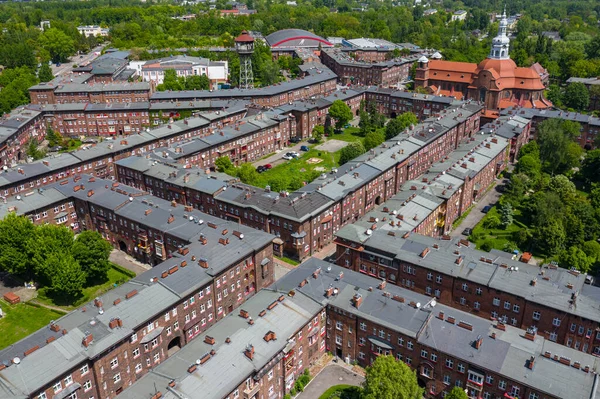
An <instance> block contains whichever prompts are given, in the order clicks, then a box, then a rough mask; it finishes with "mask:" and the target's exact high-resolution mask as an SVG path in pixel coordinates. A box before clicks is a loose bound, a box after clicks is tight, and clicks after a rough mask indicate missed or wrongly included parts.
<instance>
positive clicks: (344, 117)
mask: <svg viewBox="0 0 600 399" xmlns="http://www.w3.org/2000/svg"><path fill="white" fill-rule="evenodd" d="M329 116H331V117H332V118H333V119H334V120H335V127H336V129H341V128H342V127H343V126H344V125H345V124H346V123H348V122H350V120H352V110H351V109H350V107H349V106H348V105H347V104H346V103H345V102H343V101H342V100H335V101H334V102H333V103H332V104H331V107H329Z"/></svg>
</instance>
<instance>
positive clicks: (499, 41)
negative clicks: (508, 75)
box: [488, 6, 510, 60]
mask: <svg viewBox="0 0 600 399" xmlns="http://www.w3.org/2000/svg"><path fill="white" fill-rule="evenodd" d="M507 29H508V20H507V19H506V6H504V13H503V14H502V19H501V20H500V25H499V26H498V35H497V36H496V37H495V38H494V39H493V40H492V49H491V51H490V55H489V56H488V58H493V59H496V60H507V59H509V58H510V57H509V56H508V49H509V47H510V39H509V38H508V36H507V35H506V33H507Z"/></svg>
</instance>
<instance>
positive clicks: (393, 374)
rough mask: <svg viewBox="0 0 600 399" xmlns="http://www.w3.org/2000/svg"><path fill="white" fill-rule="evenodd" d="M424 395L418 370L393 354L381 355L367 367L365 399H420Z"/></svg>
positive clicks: (363, 395) (364, 387)
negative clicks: (395, 357)
mask: <svg viewBox="0 0 600 399" xmlns="http://www.w3.org/2000/svg"><path fill="white" fill-rule="evenodd" d="M422 395H423V389H422V388H420V387H419V384H418V383H417V375H416V372H415V371H414V370H411V369H410V368H409V367H408V366H407V365H406V364H404V362H400V361H397V360H396V359H394V357H393V356H390V355H385V356H379V357H377V358H376V359H375V361H374V362H373V364H372V365H371V366H369V367H367V371H366V376H365V382H364V384H363V392H362V395H361V397H362V398H363V399H420V398H421V397H422Z"/></svg>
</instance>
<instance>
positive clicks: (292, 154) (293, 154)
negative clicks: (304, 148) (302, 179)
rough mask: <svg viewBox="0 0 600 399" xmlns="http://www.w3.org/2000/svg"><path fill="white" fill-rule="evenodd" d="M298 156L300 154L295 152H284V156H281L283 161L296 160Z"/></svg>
mask: <svg viewBox="0 0 600 399" xmlns="http://www.w3.org/2000/svg"><path fill="white" fill-rule="evenodd" d="M299 156H300V154H298V153H297V152H296V151H290V152H286V153H285V155H284V156H283V159H287V160H290V159H295V158H298V157H299Z"/></svg>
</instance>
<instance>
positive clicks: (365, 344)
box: [277, 259, 598, 399]
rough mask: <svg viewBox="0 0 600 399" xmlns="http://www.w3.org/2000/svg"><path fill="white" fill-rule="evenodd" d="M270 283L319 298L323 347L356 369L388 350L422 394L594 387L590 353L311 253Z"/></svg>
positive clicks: (559, 392)
mask: <svg viewBox="0 0 600 399" xmlns="http://www.w3.org/2000/svg"><path fill="white" fill-rule="evenodd" d="M564 273H566V271H564ZM277 288H278V289H279V290H280V292H288V293H289V295H293V296H294V298H296V297H298V296H299V295H302V294H303V295H307V296H309V297H311V298H313V299H314V300H315V301H318V302H320V303H322V304H323V306H324V307H325V309H326V315H327V322H326V337H327V340H326V347H327V350H329V351H331V352H332V353H334V355H336V356H337V357H339V358H341V359H343V360H344V361H346V362H348V363H350V362H353V361H356V362H358V364H360V365H361V366H363V367H364V366H368V365H369V364H371V363H372V362H373V361H374V360H375V359H376V358H377V356H380V355H391V356H394V357H395V358H396V359H397V360H398V361H403V362H405V363H406V364H407V365H409V366H410V367H412V368H413V369H415V370H416V372H417V378H418V381H419V384H420V385H421V386H422V387H424V388H425V397H426V398H443V397H444V396H445V395H446V393H447V392H448V391H450V390H451V389H452V388H453V387H454V386H458V387H460V388H462V389H466V392H467V394H468V396H469V397H470V398H485V399H498V398H505V399H508V398H516V397H518V398H528V399H538V398H567V397H580V398H587V397H593V396H594V395H595V393H596V391H597V389H598V387H597V378H598V376H597V375H596V373H595V371H594V367H595V366H596V364H597V362H598V360H597V357H595V356H592V355H589V354H586V353H583V352H578V351H576V350H574V349H571V348H568V347H565V346H561V345H559V344H557V343H555V342H552V341H550V340H548V339H546V338H544V337H543V336H541V335H540V334H539V333H538V331H536V330H535V329H534V328H528V329H519V328H516V327H513V326H511V325H507V324H506V323H502V322H500V321H498V320H489V319H488V318H482V317H479V316H477V315H474V314H471V313H469V312H465V311H462V310H458V309H455V308H454V307H449V306H446V305H445V304H440V303H439V302H438V303H435V302H433V301H432V297H431V296H429V295H427V296H425V295H422V294H420V293H416V292H414V291H411V290H408V289H405V288H401V287H398V286H396V285H394V284H391V283H390V282H386V280H381V279H378V278H374V277H370V276H367V275H364V274H361V273H357V272H355V271H352V270H347V269H345V268H342V267H339V266H333V265H330V264H328V263H326V262H322V261H319V260H316V259H311V260H309V261H307V262H304V263H303V264H302V265H301V266H299V267H298V268H296V269H295V270H294V271H292V272H291V273H289V274H287V275H286V276H284V277H283V278H282V279H281V280H279V281H278V282H277ZM559 381H560V382H559ZM571 384H573V385H571Z"/></svg>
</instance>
